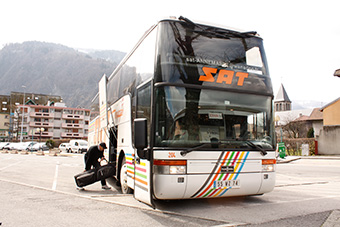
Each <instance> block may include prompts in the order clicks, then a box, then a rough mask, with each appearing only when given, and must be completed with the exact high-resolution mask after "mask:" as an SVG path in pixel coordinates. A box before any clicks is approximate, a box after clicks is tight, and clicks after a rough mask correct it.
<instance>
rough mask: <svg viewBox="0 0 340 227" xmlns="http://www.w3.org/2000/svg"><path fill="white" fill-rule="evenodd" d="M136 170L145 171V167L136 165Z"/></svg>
mask: <svg viewBox="0 0 340 227" xmlns="http://www.w3.org/2000/svg"><path fill="white" fill-rule="evenodd" d="M136 170H139V171H141V172H144V173H146V169H143V168H140V167H137V166H136Z"/></svg>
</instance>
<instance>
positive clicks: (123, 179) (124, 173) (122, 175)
mask: <svg viewBox="0 0 340 227" xmlns="http://www.w3.org/2000/svg"><path fill="white" fill-rule="evenodd" d="M127 178H128V176H127V165H126V161H125V157H124V158H123V160H122V165H121V167H120V186H121V189H122V192H123V194H131V193H132V189H131V188H130V187H129V186H128V184H127Z"/></svg>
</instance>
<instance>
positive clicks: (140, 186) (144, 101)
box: [134, 82, 154, 207]
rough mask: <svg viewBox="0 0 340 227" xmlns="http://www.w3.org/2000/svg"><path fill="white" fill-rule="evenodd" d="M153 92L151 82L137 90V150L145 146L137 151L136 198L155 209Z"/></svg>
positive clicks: (135, 135) (135, 134)
mask: <svg viewBox="0 0 340 227" xmlns="http://www.w3.org/2000/svg"><path fill="white" fill-rule="evenodd" d="M151 91H152V88H151V82H148V83H146V84H144V85H141V86H140V87H138V88H137V100H136V101H137V103H136V120H135V122H134V123H135V130H134V139H135V141H134V142H135V147H136V148H137V147H138V145H137V144H140V142H142V143H143V145H142V147H139V148H138V149H135V178H134V181H135V182H134V197H135V198H136V199H137V200H139V201H141V202H144V203H146V204H148V205H150V206H152V207H154V205H153V202H152V169H151V160H152V152H150V149H149V147H150V129H151V127H150V125H151V110H152V105H151V103H152V102H151V94H152V92H151Z"/></svg>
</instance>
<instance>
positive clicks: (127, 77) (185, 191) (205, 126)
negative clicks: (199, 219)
mask: <svg viewBox="0 0 340 227" xmlns="http://www.w3.org/2000/svg"><path fill="white" fill-rule="evenodd" d="M99 103H100V116H99V117H98V118H97V119H96V120H94V121H93V122H92V123H91V127H90V128H91V130H90V132H89V142H90V144H95V143H98V142H101V141H104V142H106V143H107V144H110V146H109V149H108V150H107V151H106V153H105V155H106V156H107V158H108V159H109V161H110V162H112V163H114V164H115V166H116V174H115V176H114V177H116V178H117V180H118V181H119V182H120V183H121V188H122V191H123V193H132V192H133V193H134V197H135V198H136V199H137V200H140V201H142V202H145V203H147V204H150V205H151V206H153V201H154V200H155V199H166V200H170V199H190V198H213V197H214V198H215V197H228V196H243V195H259V194H263V193H266V192H270V191H272V190H273V188H274V185H275V168H276V159H275V138H274V124H273V116H274V115H273V104H272V103H273V91H272V85H271V79H270V77H269V72H268V66H267V61H266V56H265V52H264V48H263V41H262V39H261V38H260V37H259V36H258V35H257V34H256V32H240V31H235V30H231V29H227V28H222V27H217V26H210V25H205V24H198V23H194V22H192V21H190V20H189V19H187V18H183V17H180V18H179V19H165V20H162V21H160V22H158V23H157V24H156V25H155V26H153V27H151V28H150V29H149V30H148V31H147V32H146V33H145V34H144V36H143V37H142V38H141V39H140V41H139V42H138V43H137V45H136V46H135V47H134V49H133V50H132V51H131V52H130V53H129V54H128V55H127V56H126V57H125V58H124V59H123V60H122V62H121V63H120V64H119V65H118V67H117V68H116V69H115V70H114V72H113V73H112V74H111V75H110V76H109V77H108V78H107V77H106V76H105V75H104V76H103V78H102V79H101V81H100V82H99Z"/></svg>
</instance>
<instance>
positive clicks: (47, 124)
mask: <svg viewBox="0 0 340 227" xmlns="http://www.w3.org/2000/svg"><path fill="white" fill-rule="evenodd" d="M29 126H30V127H34V128H52V127H53V123H50V122H30V123H29Z"/></svg>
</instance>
